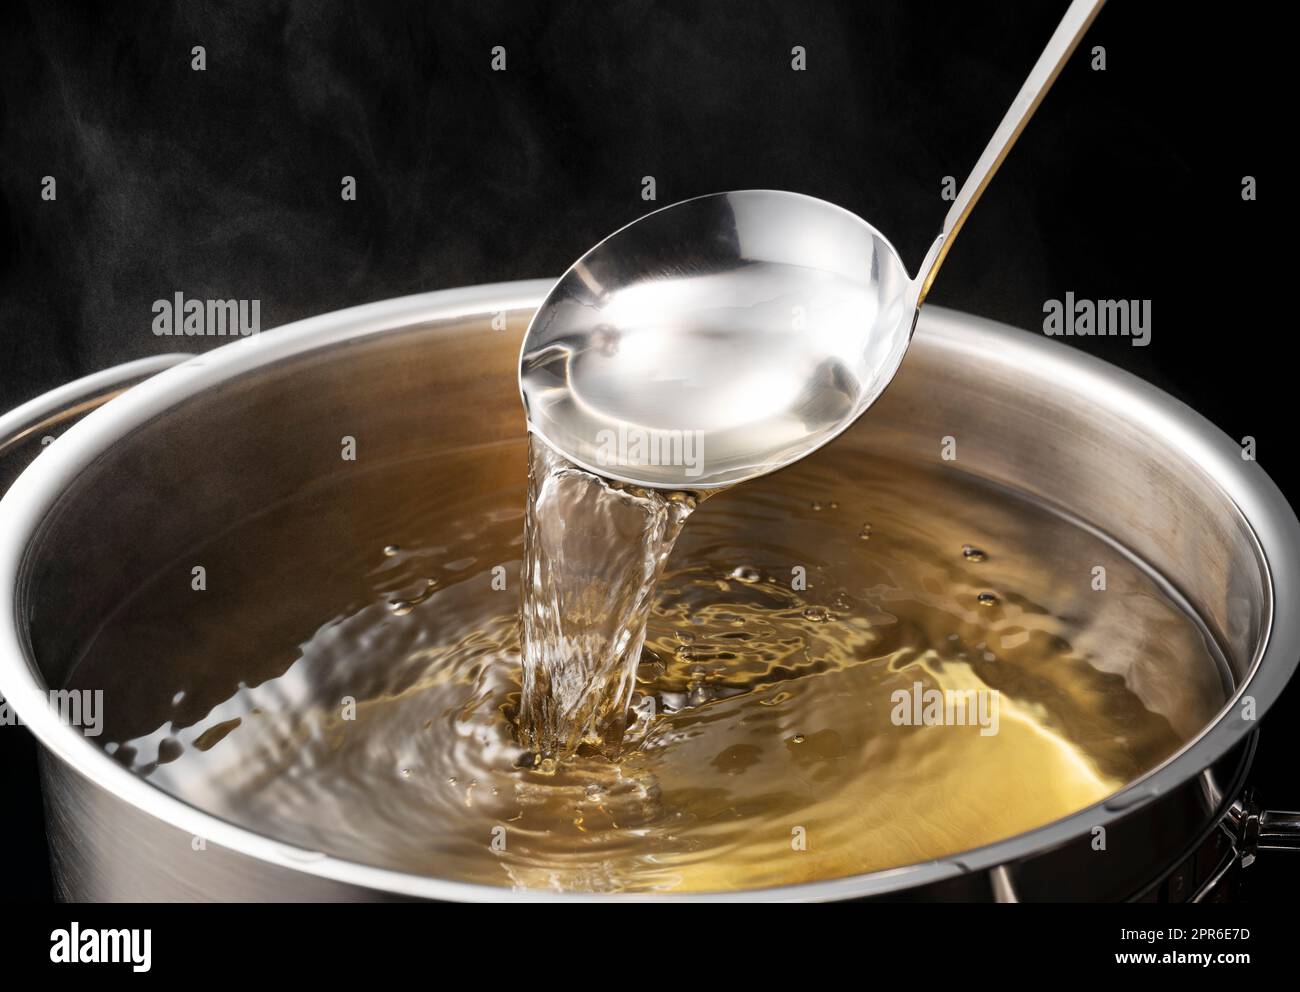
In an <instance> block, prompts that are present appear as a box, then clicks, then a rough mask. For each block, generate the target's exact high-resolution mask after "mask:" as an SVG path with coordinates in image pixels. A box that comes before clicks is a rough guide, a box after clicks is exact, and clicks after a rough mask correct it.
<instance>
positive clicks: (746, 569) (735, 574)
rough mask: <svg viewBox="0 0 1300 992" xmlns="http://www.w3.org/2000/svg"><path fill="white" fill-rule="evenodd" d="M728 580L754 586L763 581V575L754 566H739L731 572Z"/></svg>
mask: <svg viewBox="0 0 1300 992" xmlns="http://www.w3.org/2000/svg"><path fill="white" fill-rule="evenodd" d="M727 578H729V579H735V580H736V581H737V582H744V583H745V584H747V585H753V584H754V583H755V582H762V581H763V573H762V572H760V571H759V570H758V569H756V568H754V566H752V565H739V566H737V567H736V568H733V569H732V570H731V572H730V574H729V575H728V576H727Z"/></svg>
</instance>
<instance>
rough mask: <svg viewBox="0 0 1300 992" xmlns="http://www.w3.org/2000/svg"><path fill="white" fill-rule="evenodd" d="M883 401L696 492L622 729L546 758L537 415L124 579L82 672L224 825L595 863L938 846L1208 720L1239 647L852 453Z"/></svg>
mask: <svg viewBox="0 0 1300 992" xmlns="http://www.w3.org/2000/svg"><path fill="white" fill-rule="evenodd" d="M870 420H871V418H870V417H868V418H866V419H865V420H864V422H862V423H861V424H859V425H858V427H857V428H855V429H854V431H851V432H850V433H849V434H848V435H846V436H845V438H843V439H841V440H840V441H839V442H836V443H835V444H833V445H831V446H830V447H828V448H826V449H824V450H823V451H821V452H819V453H818V454H817V455H816V456H814V457H813V458H810V459H808V460H807V461H805V462H803V463H801V464H799V465H796V466H794V467H792V468H790V469H787V470H785V471H782V472H780V473H778V474H776V475H775V476H770V477H767V478H765V479H761V480H758V481H756V482H752V483H748V484H746V485H744V486H742V487H739V488H737V489H734V490H731V491H729V492H724V493H722V494H721V495H718V496H715V497H713V498H711V499H708V500H706V501H704V502H702V503H701V504H700V506H699V507H698V509H696V510H695V512H694V514H693V515H692V516H691V519H690V522H689V524H688V525H687V526H686V527H685V529H684V530H683V532H682V534H681V536H680V538H679V540H678V542H677V546H676V548H675V549H674V551H673V553H672V555H671V557H670V558H669V560H668V562H667V565H666V567H665V570H664V574H663V577H662V580H661V582H660V586H659V590H658V594H657V597H656V599H655V602H654V605H653V609H652V611H651V613H650V618H649V626H648V631H647V635H646V640H645V646H644V648H643V650H642V652H641V655H640V664H639V667H638V668H637V670H636V685H635V691H634V692H633V693H632V706H633V711H632V720H631V722H630V725H629V726H628V728H627V731H626V734H625V735H624V736H623V740H622V743H621V745H619V746H613V745H611V746H607V747H603V748H602V747H593V746H592V745H590V744H588V745H584V746H583V747H582V748H580V749H579V751H578V753H577V754H576V755H575V756H573V757H572V758H569V759H567V760H564V761H560V762H551V763H542V764H541V765H538V764H534V763H532V756H530V755H529V754H528V753H527V752H526V750H525V749H524V748H523V747H522V746H521V745H520V743H519V742H518V741H517V739H516V734H515V717H516V711H517V708H518V706H519V701H520V654H519V633H518V615H519V574H520V558H521V554H522V539H523V514H524V502H525V493H526V469H527V463H528V452H527V449H526V444H525V442H523V441H519V442H504V443H498V444H492V445H485V446H481V447H477V448H469V449H462V450H460V451H458V452H456V453H455V454H454V455H451V456H447V455H440V456H439V457H438V458H437V459H436V460H433V459H408V460H405V461H401V462H391V463H388V464H384V465H379V466H376V467H371V468H369V469H367V470H361V469H360V466H358V471H357V472H356V473H355V474H352V475H350V476H347V477H346V479H345V480H344V481H337V480H332V481H330V482H329V483H328V484H321V485H318V486H316V487H314V488H310V489H307V490H305V491H303V492H302V493H301V494H300V496H299V497H298V498H296V499H293V500H290V501H288V502H285V503H281V504H278V505H275V506H272V507H270V508H267V509H266V510H264V511H263V512H261V513H260V514H259V515H257V516H255V517H252V518H249V519H245V520H242V521H240V522H239V523H238V524H237V525H235V526H233V527H231V528H229V529H228V530H226V531H225V532H224V533H221V534H219V535H217V536H215V537H213V538H212V539H211V540H210V542H209V543H208V544H207V546H205V547H203V548H201V549H198V550H191V551H189V552H187V553H186V555H185V556H184V559H183V560H177V561H175V562H174V563H173V565H171V566H169V567H168V568H166V569H163V570H162V571H160V572H159V573H158V574H157V575H156V576H155V577H154V578H153V579H152V580H151V581H150V582H148V583H146V584H144V585H143V586H142V587H141V588H139V589H138V590H137V591H136V592H135V593H134V595H132V596H131V598H130V599H129V600H128V601H126V602H125V603H124V604H123V605H122V606H121V608H120V609H119V610H118V611H117V612H116V614H115V615H114V616H113V617H112V618H111V620H110V621H109V622H107V623H106V624H104V625H103V626H102V628H101V629H100V630H99V632H98V633H97V635H96V636H95V637H94V638H93V639H92V640H91V641H90V642H89V644H87V645H86V646H85V650H84V654H83V657H82V661H81V663H80V665H79V666H78V667H77V669H76V670H75V671H74V673H73V675H72V677H71V679H70V685H72V686H74V687H84V688H97V689H103V690H105V697H104V713H105V718H106V724H105V728H104V734H103V736H102V737H100V738H99V741H100V742H101V743H103V744H104V745H105V747H106V749H107V750H108V751H109V752H110V753H111V754H112V755H113V757H114V758H115V759H116V760H117V761H119V762H121V763H122V764H123V765H125V766H126V767H128V768H130V769H132V770H133V771H135V772H136V773H138V774H140V775H142V776H145V777H147V778H148V779H149V781H151V782H152V783H153V784H154V785H156V786H157V787H158V788H160V789H163V790H165V791H167V792H169V793H172V794H174V795H176V796H179V797H181V798H183V799H185V800H186V801H188V802H190V803H192V804H193V805H195V806H197V807H199V808H201V809H204V810H206V811H209V812H211V813H213V814H216V815H218V816H220V817H223V818H225V819H228V820H230V821H232V822H235V823H238V824H241V825H244V826H247V827H249V828H251V829H254V830H256V831H259V832H261V833H264V834H267V835H270V836H273V837H276V838H278V839H281V840H283V841H286V842H289V843H293V844H296V845H300V846H303V847H306V848H309V849H312V850H319V851H323V852H327V853H329V854H332V855H336V856H339V857H342V858H346V859H350V860H354V861H358V862H362V863H365V864H371V865H377V866H383V867H389V868H394V869H400V870H403V871H408V872H417V873H424V874H428V875H431V876H437V877H441V878H450V879H458V880H466V881H474V882H480V883H486V884H489V885H499V886H522V887H530V888H539V889H564V890H578V891H598V892H605V891H652V890H677V891H716V890H733V889H746V888H754V887H762V886H770V885H778V884H783V883H794V882H804V881H811V880H816V879H826V878H834V877H840V876H845V875H850V874H857V873H862V872H869V871H874V870H878V869H885V868H889V867H893V866H899V865H905V864H910V863H914V862H917V861H921V860H926V859H930V858H935V857H938V856H941V855H945V854H951V853H954V852H958V851H961V850H964V849H967V848H970V847H973V846H977V845H981V844H986V843H989V842H992V841H996V840H999V839H1002V838H1006V837H1008V836H1011V835H1014V834H1017V833H1020V832H1023V831H1026V830H1029V829H1031V828H1033V827H1036V826H1039V825H1042V824H1045V823H1047V822H1050V821H1052V820H1055V819H1057V818H1060V817H1062V816H1064V815H1066V814H1068V813H1071V812H1073V811H1076V810H1079V809H1081V808H1083V807H1085V806H1087V805H1089V804H1092V803H1094V802H1097V801H1099V800H1101V799H1103V798H1104V797H1106V796H1107V795H1109V794H1110V793H1112V792H1114V791H1115V790H1117V789H1118V788H1120V787H1121V786H1123V785H1124V784H1126V783H1127V782H1129V781H1132V780H1133V779H1134V778H1135V777H1137V776H1139V775H1141V774H1143V773H1144V772H1145V771H1147V770H1149V769H1151V768H1152V767H1154V766H1155V765H1157V764H1159V763H1160V762H1161V761H1162V760H1163V759H1165V758H1167V757H1168V756H1169V755H1171V754H1172V753H1173V752H1174V751H1176V750H1177V749H1178V748H1179V747H1180V746H1181V745H1182V744H1183V743H1185V742H1186V741H1187V740H1189V739H1190V738H1192V737H1194V736H1195V735H1196V734H1197V733H1198V732H1199V731H1200V730H1201V729H1202V728H1203V727H1204V726H1205V725H1206V724H1207V723H1208V722H1209V721H1210V719H1211V718H1212V716H1213V715H1214V714H1215V713H1216V712H1217V711H1218V709H1219V708H1220V707H1221V706H1222V704H1223V702H1224V700H1225V698H1226V694H1225V684H1224V681H1223V678H1222V676H1221V671H1222V669H1221V665H1220V664H1219V662H1218V660H1217V654H1216V652H1215V651H1214V649H1213V648H1212V646H1211V645H1210V642H1209V640H1208V638H1207V636H1206V635H1205V634H1204V632H1203V628H1202V627H1201V626H1200V625H1199V624H1198V623H1197V622H1196V621H1195V620H1194V619H1193V617H1192V616H1191V615H1190V614H1189V613H1188V612H1187V611H1186V610H1184V609H1183V608H1182V607H1181V606H1180V605H1179V603H1178V602H1177V601H1176V599H1175V598H1174V597H1173V595H1172V594H1171V593H1170V592H1169V591H1168V590H1167V589H1166V587H1165V586H1164V585H1163V583H1161V582H1160V581H1159V580H1158V579H1157V578H1156V577H1154V576H1153V575H1152V574H1151V573H1150V572H1148V571H1146V570H1144V569H1143V568H1141V567H1139V566H1138V565H1137V564H1135V562H1134V561H1133V560H1132V559H1131V558H1130V557H1129V556H1127V555H1126V554H1125V553H1124V552H1123V551H1122V550H1121V549H1119V548H1117V547H1116V546H1114V545H1113V544H1111V543H1108V542H1107V541H1106V540H1104V539H1103V538H1101V537H1100V536H1098V535H1097V534H1095V533H1093V532H1092V531H1090V530H1087V529H1084V528H1082V527H1080V526H1077V525H1076V524H1074V523H1072V522H1071V521H1069V520H1067V519H1066V518H1064V517H1063V516H1060V515H1058V514H1056V513H1054V512H1051V511H1049V510H1048V509H1047V508H1044V507H1042V506H1039V505H1035V504H1032V503H1030V502H1028V501H1026V500H1025V499H1023V498H1020V497H1017V496H1015V495H1013V494H1010V493H1008V492H1006V491H1003V490H1000V489H996V488H993V487H991V486H989V485H988V484H986V483H983V482H980V481H978V480H976V479H974V478H973V477H970V476H966V475H964V474H962V473H961V472H959V471H957V470H955V469H952V468H947V467H940V466H922V465H919V464H916V465H914V464H908V463H903V462H899V461H892V460H886V459H884V458H882V457H879V456H876V455H872V454H869V453H867V452H866V451H865V450H863V449H862V447H861V446H860V445H855V444H854V443H853V440H852V439H853V436H854V435H855V434H856V433H858V432H860V431H863V430H869V429H870V427H869V422H870ZM196 562H197V563H201V564H202V566H203V568H204V570H205V571H204V573H203V575H204V579H205V581H204V582H203V583H199V584H203V585H205V586H206V588H204V589H203V590H202V591H196V590H195V589H194V585H195V584H196V580H195V578H194V573H193V571H192V566H193V565H194V563H196ZM1101 570H1104V571H1101Z"/></svg>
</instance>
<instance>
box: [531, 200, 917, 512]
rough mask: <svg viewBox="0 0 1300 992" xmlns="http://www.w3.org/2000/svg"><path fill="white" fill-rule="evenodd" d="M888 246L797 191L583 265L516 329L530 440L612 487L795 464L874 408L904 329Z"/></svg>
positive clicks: (898, 356)
mask: <svg viewBox="0 0 1300 992" xmlns="http://www.w3.org/2000/svg"><path fill="white" fill-rule="evenodd" d="M908 286H909V280H908V277H907V272H906V270H905V269H904V268H903V263H902V262H901V261H900V260H899V258H898V253H897V252H895V251H894V249H893V247H892V246H891V245H890V244H889V243H888V242H887V241H886V240H885V239H884V237H883V236H882V235H881V234H880V233H879V232H877V231H876V230H875V229H874V228H872V227H871V226H870V225H869V224H867V223H866V222H865V221H863V220H862V219H861V218H859V217H856V216H854V215H853V214H851V213H849V212H848V211H847V210H842V209H840V208H839V207H836V206H833V205H832V204H829V203H826V202H824V201H822V200H817V199H814V198H812V197H809V196H801V195H799V194H797V193H783V192H778V191H775V190H746V191H743V192H735V193H720V194H716V195H713V196H702V197H698V198H696V199H693V200H687V201H685V202H684V203H678V204H674V205H673V206H670V207H665V208H663V209H662V210H656V211H655V212H654V213H651V214H648V215H647V216H645V217H642V218H641V219H639V220H638V221H636V222H635V223H633V224H630V225H628V226H627V227H625V228H623V229H622V230H621V231H618V232H616V233H614V234H612V235H610V236H609V237H608V238H606V239H605V240H604V241H602V242H601V243H600V244H598V245H597V246H596V247H595V248H593V249H592V250H591V251H589V252H588V253H587V254H586V255H584V256H583V257H582V258H581V259H579V260H578V262H576V263H575V264H574V266H573V267H572V268H571V269H569V271H568V272H566V273H565V274H564V276H563V277H562V278H561V279H560V281H559V282H558V283H557V284H556V285H555V288H554V289H553V290H552V291H551V293H550V295H549V296H548V297H547V300H546V303H545V304H544V305H543V307H542V309H540V310H539V311H538V313H537V316H536V317H535V318H534V320H533V322H532V325H531V326H530V327H529V329H528V335H527V338H526V340H525V342H524V348H523V353H522V355H521V356H520V363H519V385H520V391H521V393H522V394H523V398H524V408H525V411H526V414H527V417H528V421H529V425H530V428H531V430H532V431H533V433H534V434H536V435H537V436H539V437H541V438H542V439H543V440H545V441H546V442H547V443H548V444H550V445H551V446H552V447H553V448H555V449H556V450H557V451H559V453H560V454H562V455H564V456H565V457H566V458H568V459H569V460H570V461H573V462H576V463H577V464H579V465H582V466H583V467H585V468H588V469H590V470H592V471H594V472H597V473H600V474H602V475H605V476H607V477H613V478H618V479H622V480H624V481H626V482H634V483H637V484H638V485H644V486H652V487H662V488H669V489H709V488H714V487H717V486H723V485H727V484H729V483H735V482H740V481H742V480H744V479H749V478H753V477H754V476H757V475H762V474H764V473H766V472H770V471H772V470H773V469H775V468H779V467H780V466H782V465H786V464H789V463H790V462H792V461H795V460H796V459H799V458H802V457H803V456H804V455H806V454H808V453H809V452H810V451H812V450H814V449H816V448H818V447H820V446H821V445H823V444H825V443H826V442H827V441H829V440H830V439H831V438H833V437H835V436H836V435H837V434H839V433H840V432H841V431H843V430H844V429H845V428H846V427H848V426H849V425H850V424H851V423H853V421H854V420H856V419H857V417H858V415H859V414H861V413H862V411H863V410H865V409H866V408H867V407H868V406H870V405H871V404H872V403H873V402H875V400H876V398H877V397H878V396H879V395H880V393H881V392H882V391H883V390H884V388H885V386H886V385H888V384H889V380H890V379H891V378H892V377H893V375H894V372H895V371H896V370H897V368H898V365H899V362H901V361H902V360H903V353H904V352H905V351H906V350H907V342H908V337H909V335H910V333H911V330H912V317H913V314H912V311H910V310H909V309H908V304H907V299H906V297H907V289H908Z"/></svg>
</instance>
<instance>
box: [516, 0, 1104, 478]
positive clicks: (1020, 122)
mask: <svg viewBox="0 0 1300 992" xmlns="http://www.w3.org/2000/svg"><path fill="white" fill-rule="evenodd" d="M1103 2H1104V0H1075V2H1074V3H1072V4H1071V5H1070V8H1069V9H1068V10H1067V11H1066V14H1065V17H1064V18H1063V19H1062V21H1061V23H1060V25H1059V26H1058V27H1057V29H1056V31H1055V33H1054V34H1053V35H1052V37H1051V39H1050V40H1049V41H1048V43H1047V47H1046V48H1045V49H1044V50H1043V52H1042V54H1041V55H1040V56H1039V59H1038V61H1037V63H1036V64H1035V65H1034V67H1033V69H1032V70H1031V71H1030V73H1029V76H1028V78H1027V79H1026V80H1025V83H1024V85H1023V86H1022V87H1021V89H1020V92H1019V93H1018V94H1017V95H1016V98H1015V100H1013V101H1012V104H1011V107H1010V108H1009V109H1008V110H1007V113H1006V115H1005V116H1004V117H1003V120H1002V122H1001V124H1000V125H999V126H998V128H997V130H996V131H995V132H994V134H993V137H992V139H991V140H990V141H989V143H988V146H987V147H986V148H985V150H984V153H983V154H982V155H981V156H980V158H979V161H978V162H976V164H975V168H974V169H973V170H972V171H971V174H970V175H969V176H968V177H967V179H966V181H965V183H964V184H963V185H962V188H961V190H960V191H959V192H958V194H957V197H956V199H955V200H954V202H953V205H952V207H951V209H950V210H949V211H948V215H947V217H946V218H945V220H944V224H943V228H942V230H941V232H940V234H939V237H938V238H937V239H936V240H935V242H934V244H933V246H932V247H931V249H930V251H929V253H928V254H927V256H926V258H925V261H924V262H923V263H922V266H921V269H920V274H919V275H918V276H917V278H916V279H915V280H913V279H911V278H909V277H908V274H907V268H906V267H905V266H904V265H903V262H902V260H901V259H900V258H899V256H898V252H897V251H895V250H894V247H893V246H892V245H891V244H890V243H889V241H888V240H886V238H885V237H884V235H882V234H881V233H880V232H879V231H877V230H876V229H875V228H874V227H872V226H871V225H870V224H868V223H867V222H866V221H864V220H862V219H861V218H860V217H858V216H856V215H854V214H852V213H849V212H848V211H847V210H843V209H841V208H839V207H836V206H834V205H832V204H830V203H826V202H825V201H823V200H818V199H815V198H813V197H810V196H802V195H800V194H798V193H788V192H782V191H779V190H742V191H737V192H730V193H716V194H712V195H709V196H701V197H696V198H694V199H690V200H685V201H683V202H681V203H675V204H672V205H671V206H667V207H663V208H661V209H659V210H656V211H654V212H652V213H650V214H647V215H646V216H644V217H642V218H640V219H638V220H636V221H634V222H633V223H631V224H629V225H627V226H626V227H623V228H621V229H620V230H618V231H616V232H614V233H613V234H611V235H610V236H609V237H607V238H606V239H605V240H604V241H602V242H600V244H598V245H596V246H595V247H594V248H592V249H591V250H590V251H588V252H587V253H586V254H585V255H583V256H582V258H580V259H579V260H578V261H577V262H575V263H574V264H573V266H572V267H571V268H570V269H569V271H568V272H566V273H565V274H564V275H563V276H562V277H561V278H560V280H559V282H557V283H556V285H555V287H554V288H553V289H552V290H551V292H550V294H549V295H548V296H547V298H546V300H545V302H544V303H543V304H542V306H541V308H540V309H539V310H538V312H537V315H536V317H535V318H534V319H533V322H532V324H531V326H530V327H529V329H528V332H527V335H526V337H525V340H524V346H523V351H522V354H521V355H520V360H519V388H520V392H521V394H522V396H523V401H524V409H525V412H526V415H527V418H528V422H529V428H530V429H531V430H532V431H533V433H534V434H536V435H537V436H538V437H540V438H542V439H543V440H544V441H546V442H547V443H548V444H549V445H550V446H551V447H552V448H554V449H555V450H556V451H558V452H559V453H560V454H561V455H564V456H565V457H566V458H568V459H569V460H570V461H572V462H576V463H577V464H578V465H581V466H583V467H584V468H587V469H589V470H591V471H593V472H597V473H599V474H601V475H604V476H606V477H611V478H616V479H621V480H623V481H625V482H632V483H636V484H637V485H642V486H650V487H658V488H666V489H687V490H690V489H696V490H698V489H710V488H714V487H718V486H725V485H729V484H733V483H736V482H741V481H744V480H745V479H752V478H754V477H756V476H759V475H764V474H766V473H768V472H772V471H775V470H776V469H778V468H781V467H782V466H784V465H788V464H790V463H791V462H793V461H797V460H798V459H800V458H802V457H804V456H805V455H808V454H809V453H811V452H813V451H815V450H817V449H818V448H820V447H821V446H822V445H824V444H826V443H827V442H828V441H830V440H831V439H833V438H835V437H837V436H838V435H839V434H841V433H842V432H843V431H844V430H845V429H846V428H847V427H848V426H849V425H850V424H852V423H853V422H854V421H855V420H857V419H858V417H859V416H861V415H862V413H863V411H865V410H866V409H867V408H868V407H869V406H871V404H872V403H874V402H875V401H876V399H877V397H879V396H880V394H881V393H882V392H883V391H884V389H885V387H886V386H887V385H888V384H889V381H890V380H891V379H892V378H893V376H894V373H895V372H896V371H897V370H898V366H899V363H900V362H901V361H902V359H903V354H904V352H906V350H907V345H908V341H909V339H910V336H911V333H912V330H913V328H914V327H915V324H916V317H917V313H918V312H919V310H920V307H921V305H922V304H923V303H924V301H925V296H926V293H927V292H928V291H929V289H930V286H931V284H932V283H933V282H934V278H935V276H936V274H937V273H938V271H939V266H940V265H942V263H943V260H944V257H945V256H946V255H947V252H948V249H949V248H950V247H951V245H952V241H953V239H954V238H955V237H956V236H957V233H958V232H959V231H960V230H961V227H962V225H963V224H964V223H965V221H966V218H967V217H968V216H969V215H970V212H971V210H972V209H973V208H974V206H975V203H976V202H977V201H978V200H979V197H980V195H981V194H982V193H983V192H984V189H985V188H986V187H987V186H988V184H989V182H990V180H991V179H992V178H993V175H994V173H996V172H997V169H998V167H999V166H1000V165H1001V164H1002V161H1003V159H1004V158H1005V157H1006V155H1007V153H1008V152H1009V151H1010V150H1011V146H1012V145H1014V144H1015V141H1016V139H1017V138H1018V137H1019V135H1020V132H1021V131H1022V130H1023V129H1024V127H1025V125H1026V124H1027V123H1028V121H1029V118H1030V117H1032V116H1033V113H1034V111H1035V110H1036V109H1037V108H1038V105H1039V103H1041V102H1042V99H1043V97H1044V96H1045V95H1046V93H1047V91H1048V90H1049V89H1050V88H1051V86H1052V83H1053V82H1055V80H1056V77H1057V75H1058V74H1059V72H1060V70H1061V67H1062V66H1063V65H1064V64H1065V61H1066V59H1068V58H1069V56H1070V54H1071V53H1072V52H1073V51H1074V48H1075V46H1076V45H1077V44H1078V42H1079V39H1080V38H1081V37H1082V36H1083V34H1084V32H1085V31H1086V30H1087V29H1088V26H1089V25H1090V24H1091V23H1092V20H1093V18H1094V17H1096V15H1097V13H1098V11H1099V10H1100V9H1101V6H1102V3H1103Z"/></svg>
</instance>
